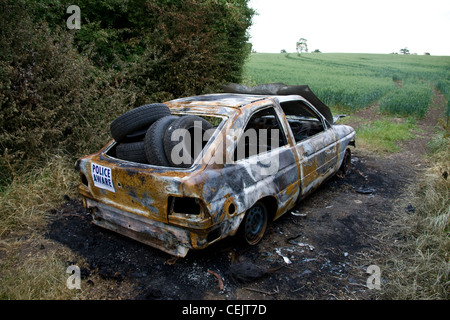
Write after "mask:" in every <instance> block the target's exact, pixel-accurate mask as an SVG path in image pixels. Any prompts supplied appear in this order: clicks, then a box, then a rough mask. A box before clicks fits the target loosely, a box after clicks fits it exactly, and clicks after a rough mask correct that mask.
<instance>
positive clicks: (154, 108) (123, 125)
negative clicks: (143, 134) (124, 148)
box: [110, 103, 170, 142]
mask: <svg viewBox="0 0 450 320" xmlns="http://www.w3.org/2000/svg"><path fill="white" fill-rule="evenodd" d="M169 115H170V109H169V107H168V106H166V105H165V104H162V103H154V104H147V105H144V106H140V107H138V108H135V109H133V110H130V111H128V112H125V113H124V114H122V115H121V116H119V117H117V118H116V119H115V120H114V121H113V122H111V124H110V131H111V135H112V137H113V138H114V140H116V141H117V142H123V141H124V139H125V138H126V137H127V135H130V134H133V133H134V132H137V131H140V130H144V129H147V128H148V127H149V126H150V125H151V124H152V123H153V122H155V121H156V120H158V119H159V118H162V117H164V116H169Z"/></svg>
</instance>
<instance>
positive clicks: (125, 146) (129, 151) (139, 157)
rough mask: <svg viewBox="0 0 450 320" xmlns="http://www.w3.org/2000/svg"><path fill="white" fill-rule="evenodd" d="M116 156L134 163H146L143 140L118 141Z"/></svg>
mask: <svg viewBox="0 0 450 320" xmlns="http://www.w3.org/2000/svg"><path fill="white" fill-rule="evenodd" d="M116 157H117V158H119V159H121V160H126V161H131V162H136V163H144V164H146V163H147V162H148V161H147V156H146V154H145V150H144V141H138V142H130V143H119V144H118V145H117V146H116Z"/></svg>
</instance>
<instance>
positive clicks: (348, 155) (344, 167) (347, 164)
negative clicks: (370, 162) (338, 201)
mask: <svg viewBox="0 0 450 320" xmlns="http://www.w3.org/2000/svg"><path fill="white" fill-rule="evenodd" d="M351 171H352V152H351V150H350V149H346V150H345V154H344V159H343V160H342V164H341V167H340V168H339V171H338V176H340V177H345V176H346V175H348V174H349V173H350V172H351Z"/></svg>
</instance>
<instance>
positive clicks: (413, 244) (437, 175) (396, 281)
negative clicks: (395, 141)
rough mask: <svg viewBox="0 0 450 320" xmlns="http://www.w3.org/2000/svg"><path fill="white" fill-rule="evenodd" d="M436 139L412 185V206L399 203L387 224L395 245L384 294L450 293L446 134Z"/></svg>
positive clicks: (442, 296) (435, 295)
mask: <svg viewBox="0 0 450 320" xmlns="http://www.w3.org/2000/svg"><path fill="white" fill-rule="evenodd" d="M441 138H442V137H441ZM435 143H436V142H435ZM439 144H440V145H441V148H439V151H437V152H435V153H433V154H432V156H431V159H432V163H433V164H432V165H431V167H430V168H429V169H427V171H426V172H425V174H424V176H423V177H422V179H421V180H420V181H419V184H418V186H416V187H415V188H414V186H413V188H414V190H413V191H412V192H411V198H410V202H409V203H410V204H411V207H409V208H410V210H408V211H407V212H406V211H405V210H404V208H405V203H403V205H402V206H400V207H399V209H398V212H397V214H396V218H395V220H394V221H395V224H394V225H392V226H391V228H389V230H390V231H389V233H388V235H387V237H386V239H388V240H391V241H392V242H393V243H394V245H392V242H391V244H390V246H389V247H391V250H390V252H388V254H387V255H386V260H385V267H384V269H385V270H386V272H385V275H384V276H385V277H386V285H385V289H384V292H383V295H382V297H383V298H384V299H448V298H449V297H450V294H449V291H450V290H449V289H450V278H449V273H450V262H449V260H450V237H449V232H450V199H449V194H450V177H448V173H449V172H450V165H449V164H450V151H449V150H450V148H449V147H450V139H448V138H447V139H443V140H440V142H439ZM417 189H418V190H417ZM411 208H412V209H411Z"/></svg>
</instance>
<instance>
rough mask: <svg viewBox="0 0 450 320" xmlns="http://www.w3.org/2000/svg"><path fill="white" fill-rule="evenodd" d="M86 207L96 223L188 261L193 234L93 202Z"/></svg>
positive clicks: (86, 199) (88, 202) (87, 199)
mask: <svg viewBox="0 0 450 320" xmlns="http://www.w3.org/2000/svg"><path fill="white" fill-rule="evenodd" d="M84 200H85V201H84V205H85V207H86V208H87V209H89V210H90V211H91V213H92V218H93V223H94V224H96V225H98V226H100V227H103V228H105V229H109V230H112V231H114V232H117V233H119V234H122V235H124V236H127V237H129V238H132V239H134V240H137V241H139V242H142V243H144V244H147V245H149V246H152V247H154V248H157V249H159V250H162V251H164V252H167V253H169V254H171V255H174V256H178V257H185V256H186V254H187V253H188V251H189V249H190V248H192V245H191V241H190V238H191V235H190V231H189V230H186V229H182V228H177V227H175V226H171V225H168V224H165V223H163V222H159V221H154V220H151V219H148V218H145V217H142V216H139V215H136V214H132V213H129V212H127V211H123V210H120V209H118V208H115V207H112V206H108V205H105V204H103V203H100V202H97V201H94V200H92V199H89V198H85V199H84Z"/></svg>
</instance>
